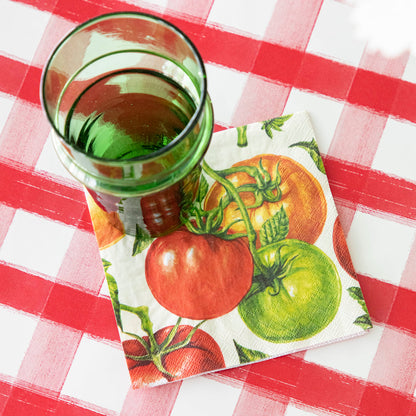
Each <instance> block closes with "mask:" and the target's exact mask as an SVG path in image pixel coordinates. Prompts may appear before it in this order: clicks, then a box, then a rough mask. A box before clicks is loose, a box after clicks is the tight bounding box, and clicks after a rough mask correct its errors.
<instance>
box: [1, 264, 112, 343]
mask: <svg viewBox="0 0 416 416" xmlns="http://www.w3.org/2000/svg"><path fill="white" fill-rule="evenodd" d="M0 285H1V288H2V290H1V291H0V303H1V304H3V305H8V306H10V307H12V308H15V309H18V310H21V311H24V312H27V313H31V314H33V315H36V316H41V317H42V318H45V319H48V320H51V321H53V322H57V323H59V324H62V325H67V326H69V327H71V328H74V329H78V330H80V331H84V332H88V333H89V334H90V335H92V336H95V337H99V338H103V339H107V340H110V341H118V340H119V339H120V337H119V334H118V330H117V327H116V325H115V320H114V312H113V309H112V305H111V301H110V299H109V298H107V297H102V296H96V295H94V294H91V293H88V292H86V291H85V290H80V289H76V288H73V287H70V286H67V285H64V284H60V283H56V282H53V281H50V280H48V279H46V278H44V277H42V276H39V275H36V274H33V273H31V272H29V271H25V270H20V269H16V268H15V267H13V266H12V265H9V264H5V263H0ZM111 322H112V323H113V325H111V324H109V323H111Z"/></svg>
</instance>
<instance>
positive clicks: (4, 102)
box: [0, 94, 14, 134]
mask: <svg viewBox="0 0 416 416" xmlns="http://www.w3.org/2000/svg"><path fill="white" fill-rule="evenodd" d="M13 104H14V99H13V98H12V97H10V96H8V95H3V94H2V95H0V134H1V132H2V130H3V128H4V126H5V124H6V122H7V119H8V117H9V114H10V111H11V110H12V108H13Z"/></svg>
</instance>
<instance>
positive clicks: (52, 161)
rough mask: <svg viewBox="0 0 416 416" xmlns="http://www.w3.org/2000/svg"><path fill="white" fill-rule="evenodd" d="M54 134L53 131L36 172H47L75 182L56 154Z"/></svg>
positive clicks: (44, 147)
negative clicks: (53, 140)
mask: <svg viewBox="0 0 416 416" xmlns="http://www.w3.org/2000/svg"><path fill="white" fill-rule="evenodd" d="M53 134H55V133H54V132H53V131H52V130H51V132H50V134H49V136H48V138H47V140H46V142H45V144H44V146H43V149H42V153H41V154H40V156H39V159H38V162H37V163H36V167H35V168H36V170H42V171H46V172H48V173H52V174H55V175H58V176H62V177H64V178H66V179H69V180H71V181H74V182H75V179H74V177H73V176H72V175H71V174H70V173H69V172H68V171H67V170H66V169H65V167H64V166H63V164H62V163H61V161H60V160H59V158H58V155H57V154H56V152H55V148H54V147H53V142H52V135H53Z"/></svg>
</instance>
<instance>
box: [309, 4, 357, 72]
mask: <svg viewBox="0 0 416 416" xmlns="http://www.w3.org/2000/svg"><path fill="white" fill-rule="evenodd" d="M364 48H365V42H364V41H362V40H361V39H359V38H358V36H357V35H356V34H355V27H354V25H353V23H352V20H351V6H349V5H347V4H345V3H343V2H340V1H324V2H323V4H322V7H321V10H320V12H319V16H318V18H317V20H316V23H315V27H314V29H313V32H312V35H311V38H310V40H309V43H308V46H307V48H306V50H307V52H310V53H313V54H316V55H321V56H326V57H329V58H334V59H335V60H336V61H340V62H344V63H346V64H349V65H354V66H358V64H359V62H360V60H361V55H362V53H363V51H364Z"/></svg>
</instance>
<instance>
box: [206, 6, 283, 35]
mask: <svg viewBox="0 0 416 416" xmlns="http://www.w3.org/2000/svg"><path fill="white" fill-rule="evenodd" d="M275 5H276V2H275V0H258V1H251V0H216V1H215V2H214V4H213V6H212V9H211V11H210V13H209V16H208V23H214V24H218V25H221V26H224V27H228V28H230V27H231V28H235V29H237V30H238V31H243V32H248V33H251V34H253V35H257V36H259V37H262V36H263V35H264V33H265V31H266V29H267V26H268V25H269V21H270V17H271V16H272V15H273V10H274V8H275Z"/></svg>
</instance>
